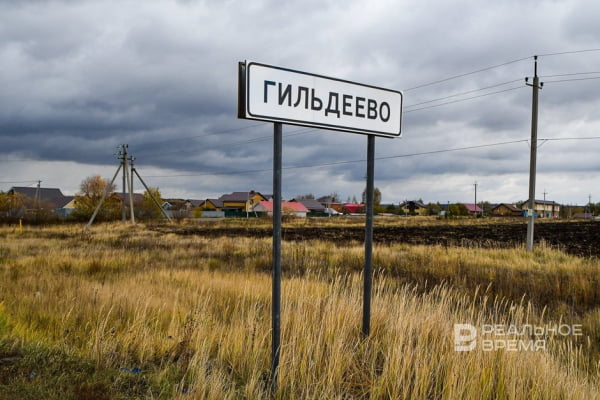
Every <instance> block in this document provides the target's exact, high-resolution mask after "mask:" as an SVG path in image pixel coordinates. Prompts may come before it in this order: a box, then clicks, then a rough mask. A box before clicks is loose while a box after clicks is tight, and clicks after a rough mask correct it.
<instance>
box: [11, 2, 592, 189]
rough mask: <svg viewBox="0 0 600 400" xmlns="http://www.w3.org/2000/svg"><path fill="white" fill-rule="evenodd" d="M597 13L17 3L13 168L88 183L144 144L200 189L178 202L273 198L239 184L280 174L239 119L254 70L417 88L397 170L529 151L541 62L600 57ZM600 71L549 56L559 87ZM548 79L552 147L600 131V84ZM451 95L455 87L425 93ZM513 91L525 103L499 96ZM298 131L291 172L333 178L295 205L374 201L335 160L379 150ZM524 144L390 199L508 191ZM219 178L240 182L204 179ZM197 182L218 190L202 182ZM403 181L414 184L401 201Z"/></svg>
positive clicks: (575, 150)
mask: <svg viewBox="0 0 600 400" xmlns="http://www.w3.org/2000/svg"><path fill="white" fill-rule="evenodd" d="M598 7H599V6H598V5H596V4H595V3H593V2H588V1H574V0H572V1H568V2H551V1H548V2H533V1H532V2H522V1H506V2H501V3H495V4H488V3H486V4H483V3H480V2H475V1H458V2H436V3H429V2H417V1H408V2H393V1H375V2H363V1H350V2H336V1H311V2H279V1H274V0H269V1H267V0H265V1H257V2H241V1H228V2H192V1H177V2H151V3H139V2H133V1H123V2H102V1H93V0H89V1H82V2H69V1H63V2H61V1H52V2H50V1H48V2H46V1H28V2H13V1H3V2H0V63H1V65H2V66H3V73H2V74H1V75H0V86H1V87H2V88H3V90H2V91H0V148H1V150H0V152H1V156H2V157H0V162H1V160H2V158H6V159H11V158H12V159H15V158H20V157H29V158H31V159H33V160H39V161H41V162H44V161H47V160H53V161H61V160H62V161H74V162H76V163H80V165H81V166H82V168H81V169H82V172H81V173H82V174H85V175H89V174H91V173H93V168H94V167H93V166H90V167H89V168H87V167H85V166H86V165H90V164H94V165H106V166H107V167H108V166H113V165H116V163H115V159H114V157H113V153H114V152H115V146H117V145H119V144H121V143H128V144H129V145H130V150H131V152H132V153H133V154H134V155H136V156H137V157H138V162H139V163H140V165H141V166H142V167H143V168H144V169H145V170H147V171H151V170H152V171H155V172H152V174H153V175H165V176H169V175H178V174H180V175H185V174H191V175H193V174H194V173H196V174H197V175H198V176H197V177H196V178H194V177H190V178H189V180H187V179H188V178H160V177H157V178H152V179H153V181H154V182H155V183H154V184H155V185H160V186H163V187H164V190H170V191H173V192H178V191H181V192H185V191H186V190H187V191H188V192H190V191H191V192H193V193H197V192H199V191H201V192H202V193H219V192H227V191H234V190H245V189H246V188H247V186H260V185H263V186H264V185H265V182H266V185H267V187H269V185H270V180H269V179H270V178H269V173H268V172H267V173H263V172H257V173H255V174H240V175H239V176H236V175H235V173H233V172H235V171H255V170H263V169H264V170H268V169H269V168H270V167H271V162H272V143H271V138H270V136H271V135H272V126H271V125H270V124H261V123H257V122H251V121H240V120H237V119H236V117H235V109H236V96H237V81H236V65H237V62H238V61H240V60H244V59H253V60H258V61H264V62H267V63H272V64H276V65H281V66H285V67H290V68H295V69H299V70H306V71H310V72H315V73H321V74H325V75H329V76H335V77H339V78H344V79H349V80H352V81H356V82H363V83H369V84H372V85H377V86H382V87H388V88H392V89H409V90H406V91H405V92H404V104H405V106H406V108H405V114H404V121H403V136H404V138H403V139H396V140H385V139H381V140H379V139H378V140H377V146H376V149H377V150H376V151H377V155H378V156H381V157H385V156H394V155H402V154H411V153H423V152H427V151H431V150H436V149H452V148H456V147H461V146H469V145H479V144H485V143H494V142H502V141H510V140H520V139H526V138H527V137H528V136H529V129H530V113H531V89H530V88H529V87H526V86H525V84H524V77H525V76H531V75H532V71H533V59H532V58H531V57H530V56H533V55H534V54H545V53H554V52H561V51H564V50H573V49H581V48H597V47H600V38H599V36H598V35H599V34H598V29H597V27H596V25H597V24H596V21H595V20H594V18H593V16H594V15H596V14H598V13H597V12H596V13H594V11H600V10H598ZM502 64H505V65H502ZM598 65H600V53H593V52H590V53H579V54H573V55H562V56H561V55H547V56H541V57H540V59H539V70H540V75H542V76H543V75H560V74H569V73H579V72H589V71H598V67H597V66H598ZM490 66H497V67H496V68H490V69H487V68H486V67H490ZM480 69H482V70H483V71H480V72H477V73H472V74H466V75H464V76H462V77H458V78H456V79H449V80H444V78H448V77H456V76H458V75H462V74H464V73H465V72H473V71H477V70H480ZM591 76H594V75H591ZM591 76H590V75H576V76H566V77H567V78H575V77H577V78H582V77H591ZM543 79H544V80H546V81H547V82H548V83H547V84H546V85H545V86H544V89H543V90H542V91H541V94H540V136H541V137H557V136H563V137H566V136H583V135H588V134H595V133H594V132H595V131H597V128H598V127H599V126H598V113H597V109H598V103H599V95H598V93H599V91H598V84H600V80H589V81H581V82H575V81H573V82H565V83H558V82H556V83H552V82H550V81H551V80H558V79H564V77H562V78H561V77H544V78H543ZM435 81H441V82H437V83H435V84H433V85H424V86H421V85H423V84H428V83H432V82H435ZM496 85H498V86H496ZM417 86H421V87H417ZM513 87H519V89H515V90H510V91H507V92H503V93H492V92H495V91H498V92H499V91H500V90H503V89H509V88H513ZM485 88H487V89H485ZM480 89H483V90H480ZM478 96H481V97H478ZM470 97H473V98H471V99H469V98H470ZM475 97H477V98H475ZM436 99H437V100H436ZM431 100H435V101H431ZM463 100H464V101H463ZM418 103H423V104H421V105H419V104H418ZM411 106H412V107H411ZM419 108H422V109H421V110H418V109H419ZM284 135H289V136H285V137H284V165H286V166H288V167H294V166H297V167H300V166H310V165H316V167H314V168H297V169H287V170H286V171H285V176H286V177H288V179H290V180H291V182H288V183H286V184H285V185H284V186H285V187H286V191H289V192H290V194H291V195H296V194H300V193H303V192H315V193H314V194H316V195H320V194H327V193H329V192H331V191H338V192H340V193H347V194H350V195H352V194H356V195H359V194H360V191H361V190H362V187H363V186H364V185H363V182H364V174H365V165H364V163H363V162H357V163H348V164H335V163H336V162H340V161H347V160H362V159H364V158H365V157H366V156H365V151H366V149H365V147H366V138H365V137H363V136H360V135H353V134H345V133H339V132H328V131H313V132H302V131H301V128H298V127H292V126H286V127H285V128H284ZM514 146H515V145H506V146H500V147H497V148H493V149H479V150H469V151H468V152H465V153H460V152H449V153H441V154H438V155H423V156H413V157H405V158H403V157H399V158H395V159H389V160H382V161H378V163H377V167H376V169H377V179H378V185H379V186H385V185H387V186H389V188H390V189H389V190H388V193H389V196H390V197H394V198H396V197H397V196H399V193H396V192H394V191H395V190H398V191H400V190H402V191H403V192H404V193H407V192H414V193H417V192H419V191H420V190H422V191H424V192H427V193H431V192H430V189H429V188H428V186H427V185H428V182H431V181H435V180H437V179H438V177H439V176H445V177H447V178H444V179H451V180H460V177H461V176H467V177H468V179H471V178H472V177H473V176H477V175H480V176H496V177H498V178H496V182H500V181H501V178H500V177H502V176H505V175H507V174H508V175H511V176H512V174H523V173H526V171H527V169H528V154H527V148H526V147H527V146H526V145H525V144H523V143H522V144H520V145H516V146H517V148H518V149H519V150H515V147H514ZM519 146H520V147H519ZM594 146H596V147H594ZM594 148H596V149H597V144H596V143H594V142H589V143H587V146H581V144H580V145H579V146H577V145H575V146H566V147H561V148H560V149H561V150H560V153H556V152H558V151H559V150H558V149H559V148H558V147H548V152H549V153H551V155H550V156H549V157H548V158H553V159H555V160H556V163H555V164H552V165H547V164H544V163H546V161H545V160H544V161H540V163H541V165H542V166H544V167H545V168H546V170H547V171H559V170H560V171H562V172H566V171H571V170H572V171H580V170H586V169H587V170H589V169H590V168H596V166H597V164H595V163H594V161H593V156H592V155H593V154H595V153H594ZM553 152H554V153H553ZM596 153H597V152H596ZM573 159H578V160H584V163H585V165H586V166H584V167H582V165H581V163H574V162H573V161H572V160H573ZM570 160H571V161H570ZM324 164H331V165H324ZM40 165H41V166H42V168H43V165H44V164H43V163H42V164H40ZM2 169H3V173H2V176H3V177H8V176H12V175H15V176H16V177H17V178H20V176H18V175H19V174H20V172H19V171H20V170H22V168H21V169H20V167H19V164H18V163H14V164H6V165H3V167H2ZM46 170H48V171H49V170H50V169H48V168H46ZM83 170H85V172H83ZM161 171H162V173H161ZM211 171H213V172H217V171H218V172H232V175H216V176H213V177H211V176H209V175H203V174H204V173H205V172H208V173H210V172H211ZM71 173H72V172H71ZM63 175H64V174H63ZM85 175H84V176H77V177H74V178H73V181H75V182H78V181H81V179H83V178H84V177H85ZM416 176H418V177H419V178H418V179H416V178H415V177H416ZM511 179H512V178H511ZM194 180H195V181H202V182H203V184H202V185H195V184H193V185H191V184H190V182H192V181H194ZM253 180H256V183H254V181H253ZM402 182H404V184H405V185H406V186H402V189H398V186H399V185H401V183H402ZM419 182H420V183H419ZM519 184H520V183H519ZM461 185H462V183H461ZM498 185H499V184H498ZM511 185H512V184H511ZM192 186H193V187H192ZM458 186H460V185H458ZM458 186H457V187H458ZM516 186H517V184H516V183H515V184H514V186H507V187H509V188H510V190H516V189H514V188H515V187H516ZM190 187H192V189H190ZM311 187H313V188H315V189H310V188H311ZM444 187H452V185H451V184H448V185H447V186H444ZM296 188H297V189H296ZM394 188H395V189H394ZM164 190H163V191H164ZM443 190H445V189H443ZM507 190H508V189H507ZM521 190H523V189H521ZM582 190H583V189H582ZM440 196H442V197H451V196H447V195H446V194H444V193H440Z"/></svg>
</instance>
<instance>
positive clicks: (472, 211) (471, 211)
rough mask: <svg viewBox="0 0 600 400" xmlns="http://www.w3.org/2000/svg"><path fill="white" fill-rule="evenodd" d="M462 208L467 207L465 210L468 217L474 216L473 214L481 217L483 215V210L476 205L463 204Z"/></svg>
mask: <svg viewBox="0 0 600 400" xmlns="http://www.w3.org/2000/svg"><path fill="white" fill-rule="evenodd" d="M464 206H465V207H467V210H468V211H469V214H470V215H475V214H479V215H481V214H482V213H483V210H482V209H481V207H479V206H478V205H477V204H472V203H464Z"/></svg>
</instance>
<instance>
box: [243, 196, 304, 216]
mask: <svg viewBox="0 0 600 400" xmlns="http://www.w3.org/2000/svg"><path fill="white" fill-rule="evenodd" d="M273 205H274V204H273V202H272V201H265V200H262V201H259V202H258V203H257V204H255V205H254V207H253V208H252V211H255V212H263V213H267V214H268V215H273ZM281 211H282V213H283V214H284V215H293V216H296V217H299V218H306V214H308V208H306V207H305V206H304V204H302V203H298V202H291V201H282V202H281Z"/></svg>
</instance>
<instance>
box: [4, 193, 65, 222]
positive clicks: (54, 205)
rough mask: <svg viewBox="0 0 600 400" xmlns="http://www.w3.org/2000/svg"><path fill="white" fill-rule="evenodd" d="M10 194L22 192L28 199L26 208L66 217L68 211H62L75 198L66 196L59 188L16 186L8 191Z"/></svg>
mask: <svg viewBox="0 0 600 400" xmlns="http://www.w3.org/2000/svg"><path fill="white" fill-rule="evenodd" d="M7 193H8V194H9V195H14V194H20V195H22V196H24V197H25V198H27V199H28V202H27V205H26V210H24V211H33V210H37V209H40V210H45V211H50V212H52V213H55V214H57V215H59V216H60V217H64V216H66V215H67V214H68V212H65V211H61V210H63V208H64V207H65V206H66V205H67V204H69V203H70V202H71V201H72V200H73V196H65V195H64V194H63V193H62V192H61V190H60V189H58V188H42V187H39V188H38V187H21V186H14V187H12V188H10V189H9V190H8V192H7Z"/></svg>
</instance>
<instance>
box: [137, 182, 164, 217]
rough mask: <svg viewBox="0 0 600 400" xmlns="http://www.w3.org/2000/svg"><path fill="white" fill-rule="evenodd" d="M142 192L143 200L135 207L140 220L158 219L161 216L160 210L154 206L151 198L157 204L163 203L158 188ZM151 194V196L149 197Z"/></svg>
mask: <svg viewBox="0 0 600 400" xmlns="http://www.w3.org/2000/svg"><path fill="white" fill-rule="evenodd" d="M148 189H149V190H150V191H148V190H146V191H145V192H144V200H142V204H140V205H139V206H138V207H137V211H138V215H139V217H140V218H160V217H161V216H162V211H161V209H160V208H159V207H158V206H157V205H156V203H155V202H154V200H152V196H154V198H155V199H156V201H158V204H162V203H163V202H164V201H163V199H162V197H161V194H160V190H159V189H158V188H153V187H151V188H148ZM151 194H152V196H151Z"/></svg>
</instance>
